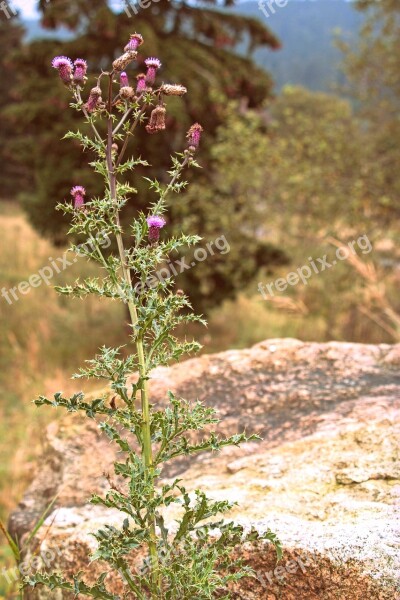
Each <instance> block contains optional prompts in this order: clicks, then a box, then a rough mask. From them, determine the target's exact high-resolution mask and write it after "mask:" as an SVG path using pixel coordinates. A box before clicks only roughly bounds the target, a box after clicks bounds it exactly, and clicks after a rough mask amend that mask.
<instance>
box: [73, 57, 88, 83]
mask: <svg viewBox="0 0 400 600" xmlns="http://www.w3.org/2000/svg"><path fill="white" fill-rule="evenodd" d="M74 67H75V71H74V82H75V83H85V79H86V73H87V62H86V60H83V58H77V59H76V61H75V62H74Z"/></svg>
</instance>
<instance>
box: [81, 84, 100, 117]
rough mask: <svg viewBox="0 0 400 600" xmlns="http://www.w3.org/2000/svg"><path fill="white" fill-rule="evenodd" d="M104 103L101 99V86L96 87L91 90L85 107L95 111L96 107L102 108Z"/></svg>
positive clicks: (90, 111)
mask: <svg viewBox="0 0 400 600" xmlns="http://www.w3.org/2000/svg"><path fill="white" fill-rule="evenodd" d="M102 105H103V102H102V99H101V88H99V87H97V86H96V87H94V88H92V89H91V90H90V94H89V98H88V101H87V102H86V104H85V108H86V110H87V111H88V112H89V113H92V112H94V111H95V110H96V109H98V108H101V107H102Z"/></svg>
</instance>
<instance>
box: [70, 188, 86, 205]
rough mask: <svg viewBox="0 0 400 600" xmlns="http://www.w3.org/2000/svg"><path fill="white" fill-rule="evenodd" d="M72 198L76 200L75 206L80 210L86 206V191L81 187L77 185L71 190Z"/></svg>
mask: <svg viewBox="0 0 400 600" xmlns="http://www.w3.org/2000/svg"><path fill="white" fill-rule="evenodd" d="M71 196H72V197H73V199H74V206H75V208H76V209H78V210H80V209H81V208H82V207H83V205H84V204H85V196H86V190H85V188H84V187H82V186H81V185H76V186H75V187H73V188H72V190H71Z"/></svg>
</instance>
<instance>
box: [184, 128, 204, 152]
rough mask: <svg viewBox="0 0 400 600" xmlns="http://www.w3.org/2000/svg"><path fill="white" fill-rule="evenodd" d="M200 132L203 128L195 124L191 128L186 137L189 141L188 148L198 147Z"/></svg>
mask: <svg viewBox="0 0 400 600" xmlns="http://www.w3.org/2000/svg"><path fill="white" fill-rule="evenodd" d="M202 131H203V128H202V126H201V125H200V124H199V123H195V124H194V125H192V126H191V128H190V129H189V131H188V133H187V136H186V137H187V139H188V140H189V146H192V147H194V148H198V147H199V144H200V139H201V133H202Z"/></svg>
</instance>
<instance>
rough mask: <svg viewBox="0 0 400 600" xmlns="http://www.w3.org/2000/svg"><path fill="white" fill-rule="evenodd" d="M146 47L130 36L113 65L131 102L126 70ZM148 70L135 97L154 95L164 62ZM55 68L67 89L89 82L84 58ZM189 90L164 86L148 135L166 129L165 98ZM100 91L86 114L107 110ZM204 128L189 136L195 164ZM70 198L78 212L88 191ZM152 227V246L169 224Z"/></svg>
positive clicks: (57, 61)
mask: <svg viewBox="0 0 400 600" xmlns="http://www.w3.org/2000/svg"><path fill="white" fill-rule="evenodd" d="M142 44H143V37H142V36H141V35H140V33H134V34H132V35H131V37H130V40H129V42H128V44H127V45H126V46H125V49H124V51H125V54H124V55H123V56H121V57H119V58H118V59H116V60H115V61H114V63H113V69H114V71H113V73H116V72H119V73H120V75H119V81H120V96H121V98H123V99H125V100H126V101H129V100H130V99H132V98H133V99H134V98H135V91H134V89H133V88H132V87H130V85H129V78H128V74H127V73H126V71H124V68H125V67H126V65H128V64H129V63H130V62H131V61H132V60H135V58H136V55H137V49H138V48H139V46H141V45H142ZM144 64H145V65H146V67H147V72H146V73H140V74H139V75H137V77H136V79H137V86H136V94H137V96H140V95H141V94H143V93H144V92H146V91H149V92H151V86H152V85H153V84H154V83H155V80H156V76H157V72H158V70H159V69H160V68H161V61H160V60H159V59H158V58H155V57H150V58H147V59H146V60H145V61H144ZM52 66H53V67H54V68H55V69H57V70H58V72H59V75H60V79H61V80H62V81H63V83H64V84H66V85H68V86H74V85H75V86H83V85H84V84H85V82H86V80H87V77H86V74H87V69H88V65H87V62H86V60H84V59H83V58H77V59H76V60H75V61H74V62H72V60H71V59H70V58H69V57H68V56H56V57H55V58H54V59H53V61H52ZM186 91H187V90H186V88H185V87H184V86H181V85H175V84H174V85H171V84H163V85H162V86H161V88H160V90H159V92H160V96H159V97H160V100H159V104H158V106H156V108H154V109H153V110H152V113H151V115H150V120H149V123H148V125H147V126H146V130H147V131H148V132H149V133H156V132H158V131H162V130H164V129H165V118H166V108H165V105H164V104H163V103H162V95H163V94H164V95H166V96H183V95H184V94H185V93H186ZM101 93H102V92H101V88H100V87H99V85H97V86H95V87H93V88H92V89H91V91H90V94H89V98H88V100H87V102H86V104H84V105H83V111H84V112H85V110H86V111H87V113H93V112H95V111H98V110H103V109H104V106H105V105H104V103H103V101H102V98H101ZM87 113H86V112H85V114H87ZM202 131H203V128H202V126H201V125H199V123H195V124H194V125H192V126H191V127H190V129H189V131H188V133H187V139H188V145H189V148H188V149H187V150H185V154H186V155H187V156H188V157H189V163H190V162H191V161H193V154H194V153H195V151H196V149H197V148H198V146H199V144H200V140H201V134H202ZM71 196H72V197H73V199H74V207H75V209H76V210H82V209H83V207H84V204H85V196H86V190H85V188H84V187H82V186H81V185H77V186H74V187H73V188H72V189H71ZM146 221H147V225H148V228H149V241H150V243H151V244H156V243H157V242H158V241H159V239H160V230H161V229H162V228H163V227H164V226H165V224H166V221H165V219H164V217H162V216H160V215H151V216H149V217H147V219H146Z"/></svg>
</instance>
